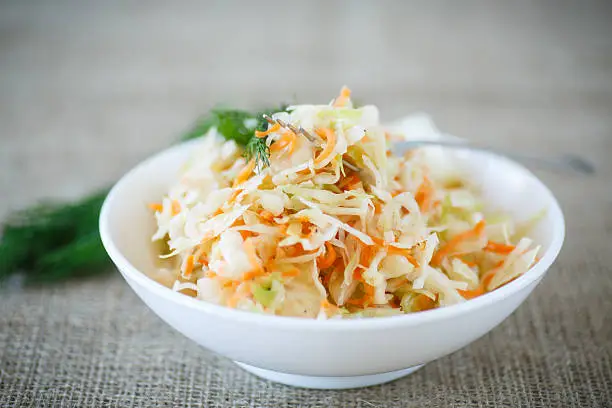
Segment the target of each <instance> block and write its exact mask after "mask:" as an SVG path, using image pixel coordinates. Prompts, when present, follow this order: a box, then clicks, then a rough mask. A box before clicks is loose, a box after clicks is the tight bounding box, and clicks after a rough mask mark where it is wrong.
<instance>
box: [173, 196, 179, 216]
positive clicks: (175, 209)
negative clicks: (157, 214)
mask: <svg viewBox="0 0 612 408" xmlns="http://www.w3.org/2000/svg"><path fill="white" fill-rule="evenodd" d="M180 212H181V204H180V203H179V202H178V201H176V200H172V215H176V214H178V213H180Z"/></svg>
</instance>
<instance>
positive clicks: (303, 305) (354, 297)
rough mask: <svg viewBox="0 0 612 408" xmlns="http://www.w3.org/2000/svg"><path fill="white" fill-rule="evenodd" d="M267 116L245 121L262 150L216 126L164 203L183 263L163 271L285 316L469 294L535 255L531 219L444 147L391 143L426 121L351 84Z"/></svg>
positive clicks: (407, 306) (163, 218) (219, 300)
mask: <svg viewBox="0 0 612 408" xmlns="http://www.w3.org/2000/svg"><path fill="white" fill-rule="evenodd" d="M267 119H268V122H269V123H268V124H267V128H265V130H259V131H255V130H254V127H255V123H246V122H245V126H247V127H250V128H252V129H253V138H256V139H257V140H255V142H256V143H259V144H260V147H262V146H263V150H261V151H259V152H258V153H259V154H256V155H251V158H250V159H249V160H247V159H245V158H244V157H243V150H244V149H243V148H242V147H241V146H240V145H239V144H237V143H236V142H235V141H234V140H227V139H226V138H225V137H224V135H223V134H221V133H220V132H219V130H218V129H217V128H215V127H213V128H211V129H210V130H209V131H208V132H207V133H206V134H205V135H204V136H203V137H202V138H201V139H200V140H199V141H198V142H196V143H195V144H194V147H193V155H192V156H191V158H190V160H188V162H187V163H185V166H184V170H183V172H182V175H181V177H180V180H178V181H177V183H176V185H175V186H173V187H172V188H171V189H170V191H169V192H168V194H167V195H166V196H164V197H163V198H162V199H161V201H160V202H159V203H154V204H151V208H152V209H153V211H154V214H155V219H156V222H157V232H156V233H155V234H154V236H153V241H160V248H162V247H163V248H164V249H163V250H161V251H162V253H161V254H160V257H161V258H162V259H164V260H165V261H164V262H168V263H169V265H170V267H169V268H166V269H164V270H161V271H160V272H158V275H157V279H158V280H160V281H163V282H165V283H166V284H167V285H168V286H171V287H172V289H173V290H175V291H178V292H181V293H183V294H185V295H189V296H193V297H196V298H197V299H200V300H203V301H206V302H212V303H215V304H218V305H223V306H227V307H230V308H234V309H239V310H245V311H251V312H257V313H268V314H274V315H282V316H298V317H307V318H318V319H327V318H354V317H374V316H390V315H399V314H403V313H413V312H420V311H424V310H429V309H433V308H437V307H442V306H448V305H453V304H457V303H461V302H465V301H466V300H469V299H472V298H474V297H477V296H481V295H483V294H485V293H487V292H489V291H492V290H495V289H497V288H499V287H500V286H502V285H504V284H506V283H508V282H510V281H512V280H513V279H515V278H517V277H518V276H520V275H521V274H523V273H525V272H526V271H527V270H528V269H529V268H530V267H531V266H532V265H533V264H534V262H536V257H537V254H538V250H539V247H534V246H533V245H532V240H530V239H529V238H527V237H525V236H524V235H525V231H523V232H521V230H523V228H522V226H520V225H517V224H516V223H515V222H513V221H512V220H511V219H510V218H509V217H507V216H504V215H503V214H495V213H494V214H489V213H485V212H484V208H483V203H482V202H481V199H480V198H479V195H478V191H477V189H475V188H474V187H473V186H471V185H470V181H469V180H468V179H465V178H463V177H461V175H460V172H459V171H458V170H457V169H453V168H452V166H451V168H449V165H448V161H446V160H444V157H440V156H439V154H442V153H441V152H438V154H432V153H431V152H432V150H435V149H429V148H428V149H415V150H411V151H409V153H408V154H407V155H406V156H404V157H398V156H395V155H393V154H392V152H391V150H390V147H391V144H392V143H393V141H397V140H403V139H406V138H413V139H414V138H419V137H421V135H422V134H423V132H422V131H423V129H422V128H421V129H417V130H416V131H415V129H414V128H415V126H412V125H414V123H412V125H411V126H406V127H404V130H405V132H403V130H402V127H401V126H400V127H399V128H393V129H392V128H386V127H385V126H382V125H381V124H380V122H379V115H378V110H377V108H376V107H375V106H363V107H359V108H356V107H354V106H353V104H352V102H351V98H350V91H349V90H348V89H347V88H343V89H342V91H341V93H340V95H339V96H338V97H337V98H335V99H334V100H333V101H332V102H331V103H330V104H328V105H297V106H290V107H288V108H287V109H286V110H285V111H281V112H277V113H274V114H272V115H270V116H269V117H267ZM417 122H418V120H417ZM421 122H422V121H421ZM417 127H418V126H417ZM409 128H410V129H412V131H410V129H409ZM428 131H430V132H431V128H429V130H428ZM425 133H426V132H425Z"/></svg>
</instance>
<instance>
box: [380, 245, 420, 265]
mask: <svg viewBox="0 0 612 408" xmlns="http://www.w3.org/2000/svg"><path fill="white" fill-rule="evenodd" d="M387 253H388V254H389V255H401V256H403V257H404V258H406V259H407V260H408V262H410V263H411V264H412V265H413V266H414V267H415V268H418V267H419V262H418V261H417V260H416V259H415V257H414V256H413V255H412V252H411V251H410V250H409V249H405V248H397V247H394V246H390V245H389V246H388V247H387Z"/></svg>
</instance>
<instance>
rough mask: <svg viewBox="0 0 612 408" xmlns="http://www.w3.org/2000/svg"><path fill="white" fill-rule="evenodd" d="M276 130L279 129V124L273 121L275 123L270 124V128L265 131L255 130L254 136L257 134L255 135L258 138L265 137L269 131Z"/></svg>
mask: <svg viewBox="0 0 612 408" xmlns="http://www.w3.org/2000/svg"><path fill="white" fill-rule="evenodd" d="M278 130H280V125H279V124H278V123H275V124H273V125H272V126H270V128H269V129H268V130H265V131H263V132H262V131H259V130H256V131H255V136H257V137H259V138H262V137H266V136H268V135H269V134H270V133H273V132H276V131H278Z"/></svg>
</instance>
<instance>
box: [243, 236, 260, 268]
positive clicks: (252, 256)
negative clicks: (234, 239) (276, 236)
mask: <svg viewBox="0 0 612 408" xmlns="http://www.w3.org/2000/svg"><path fill="white" fill-rule="evenodd" d="M243 245H244V250H245V252H246V253H247V256H248V258H249V262H250V263H251V266H252V267H253V270H254V271H257V272H263V267H262V266H261V264H260V262H259V257H258V256H257V252H256V251H255V246H253V241H251V240H250V239H248V240H246V241H244V244H243Z"/></svg>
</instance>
